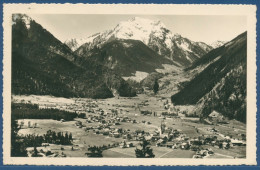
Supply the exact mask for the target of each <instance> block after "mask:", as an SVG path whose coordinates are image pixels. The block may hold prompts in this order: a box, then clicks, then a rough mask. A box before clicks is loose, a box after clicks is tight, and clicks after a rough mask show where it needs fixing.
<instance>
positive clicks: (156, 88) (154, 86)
mask: <svg viewBox="0 0 260 170" xmlns="http://www.w3.org/2000/svg"><path fill="white" fill-rule="evenodd" d="M158 90H159V83H158V81H157V80H155V82H154V85H153V92H154V94H157V92H158Z"/></svg>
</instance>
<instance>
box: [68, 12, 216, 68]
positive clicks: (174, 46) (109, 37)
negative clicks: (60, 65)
mask: <svg viewBox="0 0 260 170" xmlns="http://www.w3.org/2000/svg"><path fill="white" fill-rule="evenodd" d="M116 39H117V40H118V39H123V40H129V39H130V40H139V41H142V42H143V43H144V44H145V45H147V46H148V47H149V48H150V49H152V50H153V51H155V52H156V53H157V54H159V55H161V56H164V57H165V58H168V59H171V60H172V61H173V62H175V64H177V65H179V66H185V67H186V66H188V65H190V64H191V63H193V62H194V61H196V60H197V59H198V58H200V57H201V56H203V55H204V54H206V53H207V52H208V51H210V50H211V49H212V47H211V46H209V45H207V44H205V43H202V42H194V41H191V40H189V39H187V38H184V37H182V36H181V35H178V34H173V33H172V32H171V31H170V30H169V29H167V28H166V26H165V25H164V24H163V23H162V22H160V21H153V20H149V19H144V18H140V17H135V18H132V19H130V20H128V21H123V22H120V23H119V24H118V25H117V26H116V27H115V28H113V29H111V30H106V31H104V32H101V33H97V34H94V35H92V36H90V37H88V38H86V39H83V40H85V43H84V44H82V45H81V46H80V47H79V48H78V49H77V50H76V51H75V52H76V54H77V55H79V56H82V57H84V56H89V55H90V54H89V52H90V51H91V50H92V49H94V48H101V47H102V46H103V45H104V44H106V43H107V42H110V41H113V40H116ZM83 40H79V41H78V40H76V41H75V40H73V41H67V44H68V46H70V47H71V44H78V45H80V44H81V43H82V42H83ZM72 42H73V43H72ZM79 42H80V43H79ZM72 49H75V48H74V46H73V47H72Z"/></svg>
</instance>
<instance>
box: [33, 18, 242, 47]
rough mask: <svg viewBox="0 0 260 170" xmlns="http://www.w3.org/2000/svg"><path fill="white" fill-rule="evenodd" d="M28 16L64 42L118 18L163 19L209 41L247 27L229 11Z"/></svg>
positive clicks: (225, 38) (192, 37)
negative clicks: (171, 13)
mask: <svg viewBox="0 0 260 170" xmlns="http://www.w3.org/2000/svg"><path fill="white" fill-rule="evenodd" d="M29 16H30V17H32V18H33V19H34V20H35V21H36V22H38V23H39V24H41V25H42V26H43V27H44V28H45V29H47V30H48V31H49V32H51V33H52V34H53V35H54V36H55V37H56V38H58V39H59V40H60V41H62V42H64V41H65V40H67V39H71V38H86V37H88V36H91V35H93V34H95V33H98V32H101V31H105V30H108V29H112V28H114V27H115V26H116V25H117V24H118V23H119V22H121V21H126V20H129V19H131V18H133V17H142V18H147V19H152V20H160V21H161V22H162V23H164V24H165V25H166V27H167V28H168V29H169V30H171V31H172V32H173V33H178V34H180V35H182V36H183V37H186V38H189V39H190V40H193V41H201V42H205V43H208V44H211V43H212V42H214V41H217V40H221V41H230V40H231V39H233V38H235V37H236V36H237V35H239V34H241V33H242V32H244V31H246V28H247V20H246V17H245V16H227V15H215V16H212V15H204V16H199V15H96V14H95V15H90V14H82V15H81V14H80V15H79V14H37V15H36V14H33V15H29Z"/></svg>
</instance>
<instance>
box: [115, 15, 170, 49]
mask: <svg viewBox="0 0 260 170" xmlns="http://www.w3.org/2000/svg"><path fill="white" fill-rule="evenodd" d="M165 29H166V26H165V25H164V24H163V23H162V22H160V21H153V20H150V19H144V18H140V17H134V18H132V19H130V20H127V21H122V22H120V23H119V24H118V25H117V26H116V27H115V29H114V35H115V37H117V38H119V39H135V40H140V41H142V42H143V43H144V44H148V41H149V38H150V35H151V34H158V35H159V36H160V35H161V34H162V33H163V31H165ZM161 38H162V37H161Z"/></svg>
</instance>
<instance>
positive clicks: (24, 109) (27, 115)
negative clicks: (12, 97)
mask: <svg viewBox="0 0 260 170" xmlns="http://www.w3.org/2000/svg"><path fill="white" fill-rule="evenodd" d="M11 107H12V117H13V118H14V119H53V120H61V119H64V120H66V121H71V120H73V119H74V118H76V117H77V116H78V114H77V113H75V112H68V111H64V110H58V109H52V108H50V109H39V106H38V105H33V104H24V103H12V106H11Z"/></svg>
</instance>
